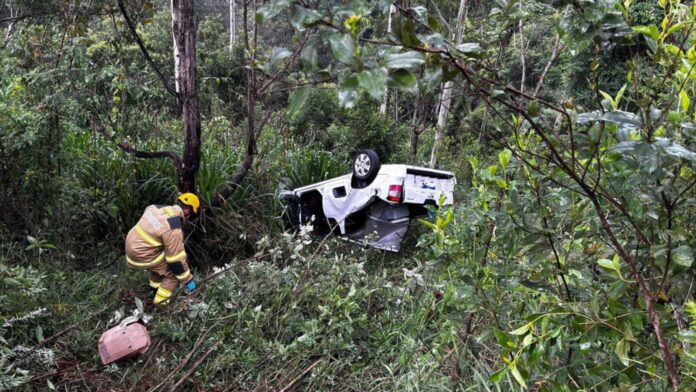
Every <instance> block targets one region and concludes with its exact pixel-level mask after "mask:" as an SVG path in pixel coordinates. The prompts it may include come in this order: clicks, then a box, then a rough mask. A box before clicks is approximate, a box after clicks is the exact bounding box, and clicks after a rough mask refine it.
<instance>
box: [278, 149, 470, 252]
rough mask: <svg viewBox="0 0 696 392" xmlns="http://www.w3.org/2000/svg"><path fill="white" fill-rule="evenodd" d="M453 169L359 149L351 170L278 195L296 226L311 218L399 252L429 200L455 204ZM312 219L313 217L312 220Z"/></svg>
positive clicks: (322, 228)
mask: <svg viewBox="0 0 696 392" xmlns="http://www.w3.org/2000/svg"><path fill="white" fill-rule="evenodd" d="M455 184H456V179H455V177H454V174H453V173H452V172H448V171H442V170H433V169H429V168H424V167H417V166H410V165H391V164H384V165H382V164H380V161H379V157H378V156H377V153H375V152H374V151H373V150H368V149H365V150H360V151H359V152H358V154H357V155H356V156H355V158H354V159H353V173H352V174H346V175H343V176H340V177H336V178H332V179H330V180H325V181H322V182H318V183H316V184H312V185H307V186H303V187H301V188H297V189H294V190H289V191H283V192H281V194H280V198H281V201H282V202H283V204H284V206H285V211H284V217H285V219H286V221H287V222H288V223H290V224H291V225H292V226H293V227H297V226H298V225H300V224H306V223H308V222H312V225H313V231H314V233H315V234H318V235H327V234H330V233H334V234H337V235H339V236H341V237H343V238H346V239H349V240H353V241H358V242H365V241H366V243H367V244H368V245H370V246H373V247H375V248H378V249H383V250H388V251H392V252H398V251H399V250H400V249H401V241H402V240H403V238H404V236H405V235H406V232H407V231H408V227H409V224H410V222H411V220H412V219H413V218H417V217H424V216H427V214H428V210H427V209H426V208H425V206H426V205H428V204H432V205H436V204H437V203H438V201H439V199H440V197H441V196H444V204H445V205H451V204H453V203H454V186H455ZM312 220H313V221H312Z"/></svg>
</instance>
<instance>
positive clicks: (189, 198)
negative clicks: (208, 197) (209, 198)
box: [176, 193, 201, 214]
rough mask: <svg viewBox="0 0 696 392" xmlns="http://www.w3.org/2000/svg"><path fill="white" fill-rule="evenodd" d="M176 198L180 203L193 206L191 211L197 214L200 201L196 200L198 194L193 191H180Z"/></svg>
mask: <svg viewBox="0 0 696 392" xmlns="http://www.w3.org/2000/svg"><path fill="white" fill-rule="evenodd" d="M176 200H178V201H180V202H181V203H182V204H185V205H187V206H190V207H191V208H193V213H194V214H198V207H200V205H201V202H200V200H198V196H196V195H194V194H193V193H182V194H180V195H179V197H177V198H176Z"/></svg>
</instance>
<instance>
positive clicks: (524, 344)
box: [522, 333, 534, 347]
mask: <svg viewBox="0 0 696 392" xmlns="http://www.w3.org/2000/svg"><path fill="white" fill-rule="evenodd" d="M533 341H534V335H532V334H531V333H530V334H528V335H527V336H525V337H524V339H522V347H527V346H529V345H530V344H532V342H533Z"/></svg>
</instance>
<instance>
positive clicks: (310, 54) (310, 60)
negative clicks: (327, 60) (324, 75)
mask: <svg viewBox="0 0 696 392" xmlns="http://www.w3.org/2000/svg"><path fill="white" fill-rule="evenodd" d="M317 57H318V56H317V49H316V48H315V47H314V46H313V45H307V46H305V47H304V49H302V52H300V66H301V67H302V68H304V69H305V70H308V71H311V70H314V69H316V68H317Z"/></svg>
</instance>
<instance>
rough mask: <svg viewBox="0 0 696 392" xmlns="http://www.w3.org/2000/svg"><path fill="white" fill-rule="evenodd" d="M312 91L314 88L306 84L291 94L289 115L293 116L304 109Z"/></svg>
mask: <svg viewBox="0 0 696 392" xmlns="http://www.w3.org/2000/svg"><path fill="white" fill-rule="evenodd" d="M311 91H312V89H311V88H310V87H309V86H304V87H300V88H298V89H297V90H295V91H293V92H292V93H291V94H290V97H289V98H288V116H290V117H293V116H294V115H296V114H297V113H298V112H299V111H300V109H302V107H303V106H304V104H305V102H307V98H308V97H309V93H310V92H311Z"/></svg>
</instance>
